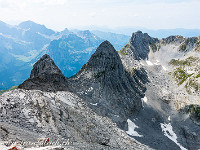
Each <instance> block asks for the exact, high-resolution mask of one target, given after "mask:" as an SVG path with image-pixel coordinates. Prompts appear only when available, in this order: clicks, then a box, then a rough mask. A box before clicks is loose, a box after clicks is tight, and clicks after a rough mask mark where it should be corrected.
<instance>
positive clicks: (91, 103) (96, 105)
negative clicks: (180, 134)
mask: <svg viewBox="0 0 200 150" xmlns="http://www.w3.org/2000/svg"><path fill="white" fill-rule="evenodd" d="M90 105H93V106H97V105H98V103H95V104H93V103H90Z"/></svg>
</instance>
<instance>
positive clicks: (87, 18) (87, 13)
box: [0, 0, 200, 30]
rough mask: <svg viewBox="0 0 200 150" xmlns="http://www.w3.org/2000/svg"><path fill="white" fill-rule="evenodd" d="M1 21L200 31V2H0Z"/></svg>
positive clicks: (18, 0)
mask: <svg viewBox="0 0 200 150" xmlns="http://www.w3.org/2000/svg"><path fill="white" fill-rule="evenodd" d="M0 20H2V21H4V22H7V23H10V24H16V23H19V22H21V21H25V20H32V21H34V22H37V23H40V24H44V25H46V26H47V27H48V28H52V29H55V30H62V29H64V28H66V27H67V28H72V27H74V28H75V27H81V26H90V25H94V26H105V27H110V28H115V27H120V26H127V27H144V28H149V29H164V28H165V29H169V28H198V29H200V0H0Z"/></svg>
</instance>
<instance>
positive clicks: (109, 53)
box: [85, 41, 122, 72]
mask: <svg viewBox="0 0 200 150" xmlns="http://www.w3.org/2000/svg"><path fill="white" fill-rule="evenodd" d="M120 62H121V60H120V57H119V55H118V53H117V51H116V50H115V48H114V47H113V45H112V44H111V43H110V42H109V41H104V42H102V43H101V44H100V45H99V47H98V48H97V50H96V51H95V53H94V54H93V55H92V56H91V58H90V59H89V61H88V63H87V64H86V66H85V67H86V69H90V70H92V72H110V71H114V70H115V69H114V68H116V67H117V68H121V69H122V64H121V63H120Z"/></svg>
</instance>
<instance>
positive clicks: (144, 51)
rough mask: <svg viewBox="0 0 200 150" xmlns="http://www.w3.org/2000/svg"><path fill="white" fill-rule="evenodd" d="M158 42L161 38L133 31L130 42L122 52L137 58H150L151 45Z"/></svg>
mask: <svg viewBox="0 0 200 150" xmlns="http://www.w3.org/2000/svg"><path fill="white" fill-rule="evenodd" d="M156 42H159V40H158V39H155V38H152V37H150V36H149V35H148V34H147V33H142V32H141V31H137V32H135V33H133V35H132V37H131V39H130V40H129V42H128V44H126V45H125V46H124V47H123V48H122V50H121V52H122V54H124V55H126V54H128V55H131V56H132V57H133V58H134V59H136V60H141V59H143V60H145V59H148V54H149V52H150V47H154V46H155V43H156Z"/></svg>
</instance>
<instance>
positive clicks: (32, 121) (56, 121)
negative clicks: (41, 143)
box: [0, 89, 150, 150]
mask: <svg viewBox="0 0 200 150" xmlns="http://www.w3.org/2000/svg"><path fill="white" fill-rule="evenodd" d="M15 104H16V105H15ZM0 112H1V116H0V135H3V136H1V137H0V140H1V141H2V140H3V141H12V140H13V141H16V142H20V141H25V142H26V141H29V142H31V143H34V142H36V141H37V138H49V139H50V142H51V143H55V142H56V141H57V142H58V144H62V143H63V142H65V143H67V145H61V146H62V147H63V148H69V149H97V150H98V149H150V148H149V147H147V146H145V145H142V144H141V143H139V142H137V141H135V140H134V139H132V138H131V137H129V136H128V135H127V134H126V132H125V131H123V130H120V129H119V128H117V126H116V125H115V124H114V123H113V122H112V121H111V120H110V119H109V118H107V117H102V116H99V115H97V114H96V113H95V112H93V110H92V109H90V108H89V107H88V106H87V104H86V103H85V102H84V101H83V100H82V99H80V98H79V97H78V96H76V95H75V94H73V93H70V92H68V91H62V92H56V93H54V92H42V91H38V90H37V91H36V90H23V89H17V90H15V91H10V92H7V93H4V94H3V95H2V96H1V97H0ZM26 147H32V145H26Z"/></svg>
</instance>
